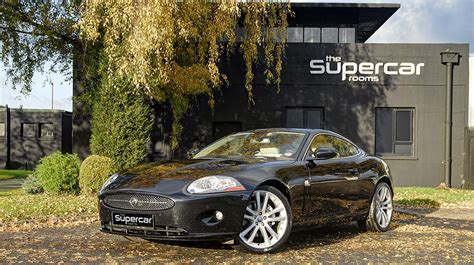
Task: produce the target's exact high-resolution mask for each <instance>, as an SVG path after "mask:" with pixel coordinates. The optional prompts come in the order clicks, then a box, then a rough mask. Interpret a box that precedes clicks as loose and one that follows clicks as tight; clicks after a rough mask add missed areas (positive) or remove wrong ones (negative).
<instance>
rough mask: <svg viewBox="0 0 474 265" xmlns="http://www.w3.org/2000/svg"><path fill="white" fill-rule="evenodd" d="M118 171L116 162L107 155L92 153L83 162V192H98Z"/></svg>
mask: <svg viewBox="0 0 474 265" xmlns="http://www.w3.org/2000/svg"><path fill="white" fill-rule="evenodd" d="M115 171H116V166H115V162H114V161H113V160H112V159H110V158H108V157H105V156H98V155H91V156H89V157H87V158H86V159H85V160H84V162H82V165H81V170H80V171H79V186H80V187H81V192H82V193H93V192H98V191H99V190H100V188H101V187H102V185H103V184H104V182H105V181H106V180H107V179H108V178H109V177H110V175H112V174H113V173H114V172H115Z"/></svg>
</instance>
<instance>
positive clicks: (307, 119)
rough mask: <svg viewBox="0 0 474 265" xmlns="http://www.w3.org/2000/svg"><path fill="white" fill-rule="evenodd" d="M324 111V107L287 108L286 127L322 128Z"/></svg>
mask: <svg viewBox="0 0 474 265" xmlns="http://www.w3.org/2000/svg"><path fill="white" fill-rule="evenodd" d="M323 112H324V111H323V109H322V108H287V109H286V120H285V127H286V128H309V129H321V128H323Z"/></svg>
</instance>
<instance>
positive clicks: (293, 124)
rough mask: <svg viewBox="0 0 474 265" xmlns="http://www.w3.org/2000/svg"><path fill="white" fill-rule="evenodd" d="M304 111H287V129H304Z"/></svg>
mask: <svg viewBox="0 0 474 265" xmlns="http://www.w3.org/2000/svg"><path fill="white" fill-rule="evenodd" d="M303 113H304V110H303V109H296V108H295V109H287V110H286V127H287V128H304V115H303Z"/></svg>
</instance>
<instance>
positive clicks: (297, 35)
mask: <svg viewBox="0 0 474 265" xmlns="http://www.w3.org/2000/svg"><path fill="white" fill-rule="evenodd" d="M286 41H287V42H303V28H288V38H287V40H286Z"/></svg>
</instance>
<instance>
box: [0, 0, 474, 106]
mask: <svg viewBox="0 0 474 265" xmlns="http://www.w3.org/2000/svg"><path fill="white" fill-rule="evenodd" d="M291 2H341V3H349V2H350V3H399V4H401V8H400V9H399V10H398V11H397V12H396V13H395V14H394V15H393V16H392V17H391V18H390V19H389V20H388V21H387V22H386V23H385V24H384V25H383V26H382V27H381V28H380V29H379V30H378V31H377V32H376V33H375V34H374V35H373V36H372V37H370V39H369V40H368V41H367V42H368V43H469V44H470V52H471V54H472V55H474V0H389V1H383V0H360V1H358V0H344V1H337V0H332V1H325V0H323V1H314V0H313V1H305V0H299V1H298V0H293V1H291ZM47 68H48V66H46V67H45V69H47ZM472 70H473V69H471V71H472ZM70 79H71V78H70V77H69V76H62V75H59V74H52V73H47V72H45V73H36V74H35V75H34V77H33V85H32V92H31V93H30V94H29V95H22V94H20V93H19V92H18V91H15V90H13V89H12V86H11V84H10V83H9V82H8V77H7V76H6V73H5V66H4V65H3V64H2V63H0V105H6V104H8V105H9V106H10V107H20V106H22V107H23V108H39V109H50V108H51V81H52V82H53V84H54V105H53V107H54V109H62V110H67V111H71V110H72V83H71V82H70Z"/></svg>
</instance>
